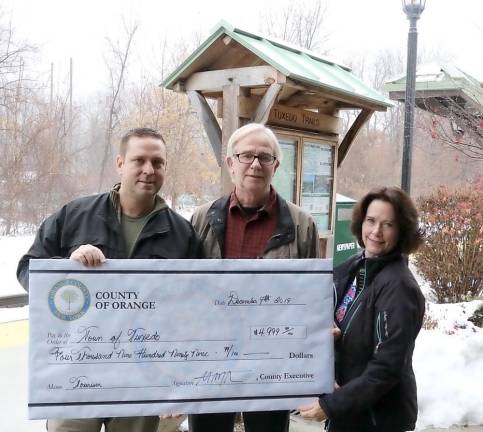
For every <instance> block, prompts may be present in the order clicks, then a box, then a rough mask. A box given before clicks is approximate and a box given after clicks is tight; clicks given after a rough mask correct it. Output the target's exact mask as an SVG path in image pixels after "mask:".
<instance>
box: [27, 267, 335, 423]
mask: <svg viewBox="0 0 483 432" xmlns="http://www.w3.org/2000/svg"><path fill="white" fill-rule="evenodd" d="M29 296H30V298H29V301H30V351H29V403H28V406H29V417H30V418H90V417H111V416H138V415H159V414H162V413H185V414H187V413H203V412H229V411H254V410H280V409H292V408H295V407H297V406H299V405H301V404H304V403H307V402H308V401H311V400H313V399H314V398H316V397H317V396H318V395H320V394H321V393H329V392H332V391H333V387H334V367H333V338H332V334H331V327H332V316H333V291H332V263H331V260H320V259H307V260H108V261H107V262H106V263H105V264H103V265H102V266H100V267H97V268H95V269H90V268H86V267H83V266H82V265H80V264H79V263H77V262H74V261H70V260H32V261H31V262H30V294H29Z"/></svg>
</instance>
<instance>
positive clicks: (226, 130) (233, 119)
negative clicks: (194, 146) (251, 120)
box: [221, 84, 240, 194]
mask: <svg viewBox="0 0 483 432" xmlns="http://www.w3.org/2000/svg"><path fill="white" fill-rule="evenodd" d="M239 97H240V86H239V85H237V84H232V85H227V86H224V87H223V129H222V131H221V132H222V143H223V146H222V152H221V155H222V160H224V159H225V157H226V146H227V144H228V140H229V139H230V137H231V135H232V133H233V132H235V131H236V130H237V129H238V128H239V127H240V114H239ZM221 187H222V189H223V193H225V194H227V193H230V192H231V190H232V189H233V184H232V182H231V176H230V173H229V172H228V170H227V168H226V165H225V164H222V168H221Z"/></svg>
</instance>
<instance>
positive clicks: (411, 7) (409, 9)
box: [402, 0, 426, 19]
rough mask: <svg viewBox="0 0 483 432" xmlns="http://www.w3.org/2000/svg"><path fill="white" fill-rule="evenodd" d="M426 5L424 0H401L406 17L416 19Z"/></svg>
mask: <svg viewBox="0 0 483 432" xmlns="http://www.w3.org/2000/svg"><path fill="white" fill-rule="evenodd" d="M425 6H426V0H402V7H403V11H404V13H405V14H406V15H407V17H408V19H411V18H416V19H418V18H419V16H420V15H421V13H422V12H423V10H424V7H425Z"/></svg>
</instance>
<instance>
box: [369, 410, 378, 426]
mask: <svg viewBox="0 0 483 432" xmlns="http://www.w3.org/2000/svg"><path fill="white" fill-rule="evenodd" d="M369 413H370V414H371V421H372V424H373V426H374V427H375V426H377V422H376V416H375V414H374V410H373V409H372V408H369Z"/></svg>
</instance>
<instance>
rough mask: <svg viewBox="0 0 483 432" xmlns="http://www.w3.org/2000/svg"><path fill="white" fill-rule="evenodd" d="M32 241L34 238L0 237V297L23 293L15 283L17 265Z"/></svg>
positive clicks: (20, 287)
mask: <svg viewBox="0 0 483 432" xmlns="http://www.w3.org/2000/svg"><path fill="white" fill-rule="evenodd" d="M33 240H34V236H21V237H6V236H0V296H8V295H14V294H23V293H25V291H24V289H23V288H22V286H21V285H20V284H19V283H18V281H17V275H16V272H17V264H18V261H19V259H20V258H21V257H22V255H23V254H24V253H25V252H27V251H28V249H29V248H30V245H31V244H32V242H33ZM2 314H3V312H2ZM0 318H1V316H0Z"/></svg>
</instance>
